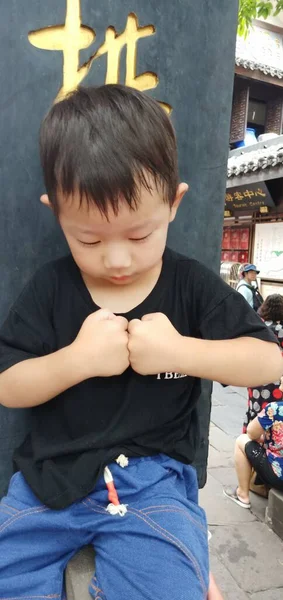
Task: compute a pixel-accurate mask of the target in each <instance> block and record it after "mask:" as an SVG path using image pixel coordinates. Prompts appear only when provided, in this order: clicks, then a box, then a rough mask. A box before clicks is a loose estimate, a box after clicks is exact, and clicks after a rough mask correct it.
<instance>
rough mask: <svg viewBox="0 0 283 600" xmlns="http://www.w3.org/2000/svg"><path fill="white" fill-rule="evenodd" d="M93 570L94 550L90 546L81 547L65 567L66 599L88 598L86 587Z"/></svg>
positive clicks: (80, 599)
mask: <svg viewBox="0 0 283 600" xmlns="http://www.w3.org/2000/svg"><path fill="white" fill-rule="evenodd" d="M93 572H94V551H93V548H92V547H91V546H86V547H85V548H82V550H81V551H80V552H78V554H76V555H75V556H74V557H73V558H72V560H70V562H69V564H68V566H67V569H66V592H67V598H68V600H90V598H91V595H90V593H89V591H88V587H89V584H90V581H91V578H92V575H93Z"/></svg>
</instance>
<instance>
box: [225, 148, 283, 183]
mask: <svg viewBox="0 0 283 600" xmlns="http://www.w3.org/2000/svg"><path fill="white" fill-rule="evenodd" d="M251 148H253V150H252V149H251V151H250V152H247V151H245V152H243V154H237V155H232V156H230V158H229V159H228V167H227V176H228V178H229V177H236V176H238V175H241V174H245V173H248V172H251V171H257V170H260V169H266V168H267V167H276V166H278V165H282V164H283V141H281V143H280V144H278V143H277V144H274V145H270V146H268V147H265V148H262V147H261V148H259V149H254V148H256V146H252V147H251Z"/></svg>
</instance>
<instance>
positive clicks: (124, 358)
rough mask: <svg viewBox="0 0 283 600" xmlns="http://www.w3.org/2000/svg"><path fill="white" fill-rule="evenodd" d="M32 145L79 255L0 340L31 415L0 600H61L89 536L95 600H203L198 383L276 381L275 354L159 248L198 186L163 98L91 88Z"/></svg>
mask: <svg viewBox="0 0 283 600" xmlns="http://www.w3.org/2000/svg"><path fill="white" fill-rule="evenodd" d="M40 148H41V160H42V166H43V172H44V178H45V185H46V190H47V195H44V196H43V197H42V202H43V203H44V204H46V205H48V206H49V207H50V208H51V209H52V210H53V211H54V214H55V215H56V217H57V219H58V221H59V224H60V226H61V227H62V230H63V232H64V235H65V237H66V239H67V242H68V244H69V247H70V251H71V254H70V255H69V256H67V257H65V258H62V259H60V260H57V261H54V262H52V263H50V264H48V265H45V266H44V267H43V268H42V269H40V270H39V271H38V272H37V273H36V275H35V276H34V278H33V279H32V281H31V282H30V283H29V284H28V285H27V287H26V288H25V289H24V291H23V293H22V294H21V296H20V298H19V299H18V301H17V302H16V303H15V305H14V307H13V308H12V310H11V312H10V314H9V316H8V319H7V321H6V322H5V323H4V325H3V327H2V330H1V334H0V337H1V360H0V367H1V371H2V374H1V376H0V401H1V403H2V404H3V405H4V406H8V407H15V408H17V407H32V410H33V427H32V431H31V434H30V435H29V436H28V438H27V439H26V440H25V442H24V444H23V445H22V446H21V447H20V448H19V449H18V450H17V451H16V452H15V465H16V469H17V470H18V471H17V472H16V473H15V475H14V476H13V478H12V480H11V483H10V487H9V491H8V495H7V497H6V498H5V499H4V500H3V502H2V510H1V524H2V526H1V533H0V535H1V538H0V539H1V550H2V552H1V559H0V560H1V563H0V589H1V592H0V598H1V599H3V598H7V597H9V598H25V600H30V599H31V598H36V597H39V596H40V597H47V596H48V597H53V598H59V599H61V598H62V597H63V572H64V569H65V566H66V564H67V562H68V561H69V559H70V558H71V556H72V555H73V554H74V553H75V552H76V551H77V550H78V548H79V547H81V546H83V545H85V544H89V543H92V544H93V545H94V548H95V551H96V567H95V576H94V578H93V580H92V583H91V586H90V592H91V593H92V595H93V596H94V598H96V599H97V600H98V598H103V600H105V599H107V600H114V599H115V600H117V599H119V600H129V599H131V600H153V599H154V600H159V599H160V600H161V598H162V600H169V598H170V600H172V599H173V598H176V599H177V598H187V597H188V598H192V599H193V600H201V599H204V598H206V595H207V588H208V550H207V527H206V521H205V516H204V513H203V511H202V510H201V509H200V508H199V506H198V504H197V479H196V474H195V470H194V468H193V467H192V466H191V463H192V461H193V459H194V453H195V448H196V446H197V444H198V424H197V417H196V411H195V407H196V403H197V399H198V394H199V378H201V377H204V378H209V379H212V380H218V381H221V382H222V383H227V384H228V383H232V384H235V385H245V386H246V385H255V384H260V383H264V382H266V381H271V380H275V379H277V378H278V377H279V375H281V373H282V363H281V356H280V352H279V350H278V348H277V346H276V344H275V343H273V342H274V338H273V336H272V335H271V334H270V333H269V331H268V330H267V329H266V328H265V326H264V325H263V324H262V322H261V320H260V319H259V318H258V317H257V316H256V315H255V314H254V312H253V311H252V310H251V309H250V308H249V307H248V305H247V304H246V302H245V300H244V299H243V298H242V297H241V296H240V295H239V294H237V293H236V292H235V291H234V290H232V289H231V288H229V287H228V286H227V285H225V284H224V283H223V282H222V280H221V279H220V278H219V277H217V276H216V275H214V274H213V273H211V272H210V271H209V270H208V269H206V268H205V267H204V266H202V265H200V264H199V263H197V262H195V261H192V260H189V259H187V258H186V257H183V256H180V255H178V254H175V253H174V252H172V251H171V250H169V249H166V248H165V245H166V236H167V229H168V225H169V222H170V221H172V220H173V219H174V217H175V215H176V211H177V208H178V206H179V204H180V202H181V199H182V197H183V195H184V194H185V192H186V191H187V189H188V186H187V185H186V184H184V183H181V184H180V183H179V182H178V172H177V152H176V142H175V136H174V132H173V129H172V126H171V123H170V121H169V119H168V117H167V116H166V114H165V112H164V111H163V109H162V108H160V107H159V105H158V104H157V103H156V102H155V101H154V100H152V99H151V98H150V97H148V96H146V95H143V94H142V93H140V92H138V91H136V90H132V89H130V88H125V87H123V86H119V85H108V86H102V87H100V88H96V89H95V88H93V89H91V88H90V89H84V88H81V89H80V90H78V91H76V92H74V93H73V94H71V95H70V96H69V97H68V98H66V99H65V100H63V101H62V102H60V103H58V104H56V105H55V106H53V107H52V109H51V110H50V112H49V113H48V115H47V117H46V118H45V120H44V122H43V125H42V128H41V134H40ZM270 342H271V343H270ZM109 467H110V468H109ZM103 473H104V477H103V476H102V475H103ZM107 491H108V495H107ZM109 501H110V502H109Z"/></svg>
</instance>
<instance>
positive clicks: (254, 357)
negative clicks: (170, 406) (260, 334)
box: [176, 337, 283, 387]
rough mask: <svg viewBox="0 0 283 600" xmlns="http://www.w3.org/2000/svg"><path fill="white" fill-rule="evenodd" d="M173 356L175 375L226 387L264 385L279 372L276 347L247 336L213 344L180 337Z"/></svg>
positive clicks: (281, 363) (282, 369)
mask: <svg viewBox="0 0 283 600" xmlns="http://www.w3.org/2000/svg"><path fill="white" fill-rule="evenodd" d="M176 355H177V356H178V361H177V362H178V372H180V373H184V374H186V375H193V376H194V377H200V378H203V379H211V380H212V381H219V382H221V383H224V384H227V385H236V386H243V387H248V386H249V387H253V386H257V385H265V384H266V383H269V382H271V381H276V380H278V379H279V378H280V376H281V375H282V373H283V360H282V356H281V353H280V350H279V348H278V346H277V345H276V344H275V343H274V344H273V343H271V342H265V341H262V340H259V339H256V338H251V337H240V338H237V339H234V340H216V341H214V340H200V339H195V338H186V337H182V338H181V339H179V340H178V343H176Z"/></svg>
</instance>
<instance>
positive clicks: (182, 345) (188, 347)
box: [129, 313, 283, 387]
mask: <svg viewBox="0 0 283 600" xmlns="http://www.w3.org/2000/svg"><path fill="white" fill-rule="evenodd" d="M129 332H130V336H129V351H130V363H131V365H132V367H133V369H134V370H135V371H137V372H138V373H141V374H142V375H149V374H156V373H164V372H166V371H174V372H177V373H182V374H184V375H190V376H193V377H200V378H203V379H210V380H212V381H220V382H221V383H224V384H227V385H229V384H230V385H239V386H245V387H247V386H250V387H253V386H256V385H264V384H266V383H268V382H270V381H276V380H278V379H280V377H281V375H282V373H283V360H282V356H281V353H280V350H279V348H278V346H277V344H276V343H271V342H265V341H262V340H260V339H257V338H252V337H240V338H236V339H231V340H204V339H197V338H192V337H185V336H182V335H181V334H179V333H178V332H177V331H176V329H175V328H174V327H173V325H172V323H170V321H169V319H168V318H167V317H166V316H165V315H163V314H161V313H156V314H153V315H146V316H145V317H143V319H142V320H141V321H138V320H137V319H135V320H133V321H131V322H130V323H129ZM274 339H275V338H274Z"/></svg>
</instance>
